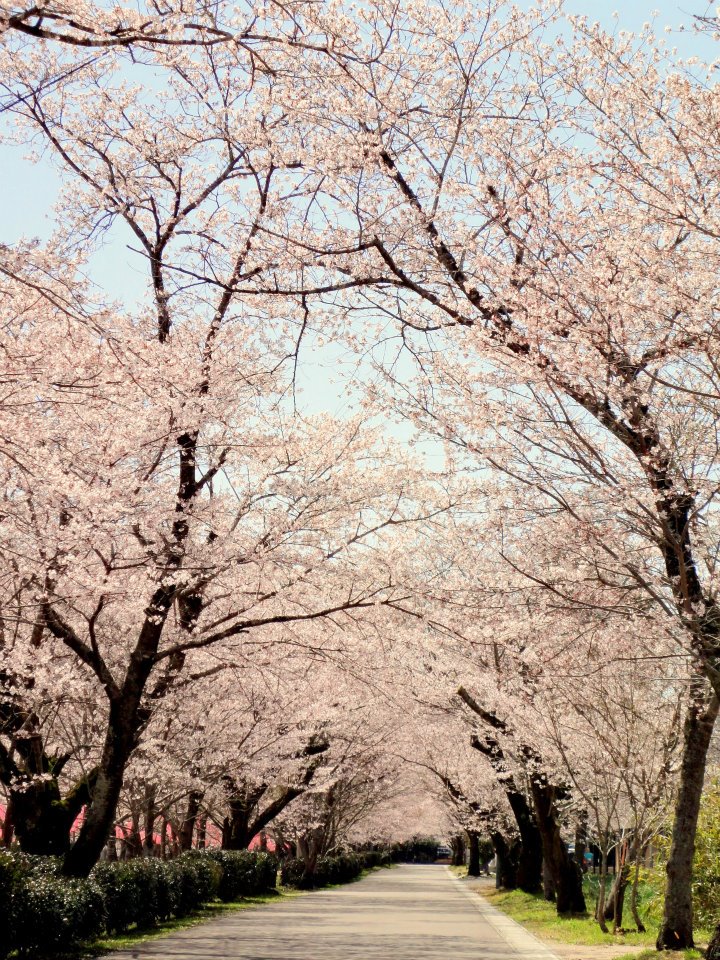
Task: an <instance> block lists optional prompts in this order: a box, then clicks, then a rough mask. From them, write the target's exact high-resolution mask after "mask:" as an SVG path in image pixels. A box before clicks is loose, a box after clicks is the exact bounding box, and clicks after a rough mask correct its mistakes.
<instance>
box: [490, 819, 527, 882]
mask: <svg viewBox="0 0 720 960" xmlns="http://www.w3.org/2000/svg"><path fill="white" fill-rule="evenodd" d="M490 839H491V840H492V845H493V850H494V851H495V862H496V867H495V886H496V887H497V889H498V890H500V889H504V890H515V889H517V857H518V854H519V852H520V851H519V844H518V843H517V842H515V843H512V844H509V843H508V842H507V840H506V839H505V837H504V836H503V835H502V834H501V833H499V832H498V831H497V830H496V831H495V832H494V833H493V834H492V836H491V838H490Z"/></svg>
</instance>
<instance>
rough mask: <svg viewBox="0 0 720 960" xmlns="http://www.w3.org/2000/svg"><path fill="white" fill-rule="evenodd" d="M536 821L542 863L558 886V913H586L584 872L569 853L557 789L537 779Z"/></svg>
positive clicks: (534, 791) (534, 799)
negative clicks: (556, 798) (556, 795)
mask: <svg viewBox="0 0 720 960" xmlns="http://www.w3.org/2000/svg"><path fill="white" fill-rule="evenodd" d="M532 791H533V801H534V804H535V820H536V822H537V825H538V829H539V831H540V836H541V837H542V850H543V860H544V861H545V862H547V865H548V869H549V870H550V873H551V874H552V877H553V880H554V883H555V897H556V900H555V902H556V905H557V912H558V913H560V914H562V913H585V912H586V907H585V897H584V896H583V889H582V871H581V870H580V868H579V867H578V865H577V864H576V863H575V861H574V860H573V859H572V857H571V856H570V854H569V853H568V850H567V847H566V845H565V842H564V841H563V838H562V836H561V834H560V826H559V824H558V820H557V811H556V809H555V788H554V787H553V786H552V785H551V784H548V783H545V782H544V781H542V780H540V779H538V778H535V779H534V780H533V782H532Z"/></svg>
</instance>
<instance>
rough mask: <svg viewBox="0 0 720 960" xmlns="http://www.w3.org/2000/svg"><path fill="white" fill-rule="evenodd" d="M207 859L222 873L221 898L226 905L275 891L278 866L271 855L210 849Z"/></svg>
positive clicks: (249, 851)
mask: <svg viewBox="0 0 720 960" xmlns="http://www.w3.org/2000/svg"><path fill="white" fill-rule="evenodd" d="M205 856H208V857H211V858H212V860H214V861H215V863H217V864H218V865H219V866H220V868H221V870H222V876H221V878H220V887H219V889H218V897H220V899H221V900H222V901H223V902H224V903H232V902H233V900H239V899H240V898H241V897H256V896H257V895H258V894H261V893H264V892H266V891H267V890H274V889H275V884H276V881H277V868H278V865H277V860H276V859H275V857H274V856H273V855H272V854H270V853H254V852H253V851H251V850H208V851H207V852H206V854H205Z"/></svg>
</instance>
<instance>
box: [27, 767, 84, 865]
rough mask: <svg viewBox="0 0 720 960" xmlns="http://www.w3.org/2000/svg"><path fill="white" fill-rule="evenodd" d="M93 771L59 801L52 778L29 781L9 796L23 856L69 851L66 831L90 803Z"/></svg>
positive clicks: (55, 783)
mask: <svg viewBox="0 0 720 960" xmlns="http://www.w3.org/2000/svg"><path fill="white" fill-rule="evenodd" d="M94 784H95V771H92V772H91V773H90V774H89V775H88V776H87V777H86V778H83V779H81V780H79V781H78V782H77V783H76V784H75V786H74V787H72V788H71V789H70V790H69V791H68V792H67V794H66V796H65V798H64V799H63V798H62V797H61V795H60V786H59V784H58V781H57V779H56V778H55V777H52V778H51V779H42V780H40V779H38V780H33V781H32V782H31V783H30V784H29V786H28V787H27V788H26V789H24V790H13V791H11V793H10V804H9V809H10V810H11V811H12V812H13V817H14V819H15V834H16V836H17V840H18V843H19V844H20V849H21V850H22V851H23V853H33V854H38V855H40V856H48V857H52V856H63V855H64V854H66V853H67V851H68V850H69V849H70V831H71V829H72V825H73V823H74V822H75V820H76V818H77V816H78V814H79V813H80V811H81V810H82V808H83V807H84V806H85V805H86V804H87V803H89V802H90V799H91V791H92V789H93V787H94Z"/></svg>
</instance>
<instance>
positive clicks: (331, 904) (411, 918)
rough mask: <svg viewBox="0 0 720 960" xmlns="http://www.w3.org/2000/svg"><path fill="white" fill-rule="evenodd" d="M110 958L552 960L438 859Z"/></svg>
mask: <svg viewBox="0 0 720 960" xmlns="http://www.w3.org/2000/svg"><path fill="white" fill-rule="evenodd" d="M111 957H113V958H115V960H129V958H131V957H132V958H138V960H151V958H155V960H157V958H164V960H210V958H222V960H518V958H522V960H553V955H552V954H551V953H550V952H549V951H548V950H547V949H546V948H545V947H543V946H542V945H541V944H540V943H539V942H538V941H537V940H535V939H534V938H533V937H531V936H530V935H529V934H527V933H525V931H523V930H522V928H520V927H519V926H518V925H517V924H515V923H514V922H513V921H512V920H509V919H507V918H506V917H504V916H503V915H502V914H500V913H499V912H498V911H497V910H495V909H494V908H493V907H491V906H489V905H488V904H487V903H486V902H485V901H483V900H482V899H481V898H480V897H479V896H478V895H477V894H476V893H473V892H471V891H470V890H468V889H466V887H464V886H463V884H462V882H460V881H458V880H456V879H454V878H453V877H452V876H451V875H450V873H449V871H448V870H447V869H446V868H445V867H443V866H436V865H432V866H401V867H396V868H394V869H390V870H378V871H375V872H374V873H372V874H370V876H368V877H366V878H364V879H363V880H360V881H358V882H357V883H351V884H348V885H346V886H343V887H337V888H335V889H333V890H321V891H317V892H314V893H308V894H304V895H302V896H299V897H295V898H293V899H288V900H279V901H278V902H277V903H270V904H268V905H266V906H259V907H257V908H250V909H247V910H240V911H236V912H234V913H229V914H227V915H226V916H224V917H221V918H220V919H218V920H211V921H208V922H207V923H204V924H200V925H198V926H196V927H191V928H188V929H187V930H183V931H180V932H179V933H175V934H171V935H170V936H168V937H163V938H162V939H158V940H153V941H149V942H148V943H146V944H142V945H139V946H137V947H132V948H130V949H128V950H123V951H120V952H118V953H114V954H111Z"/></svg>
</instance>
